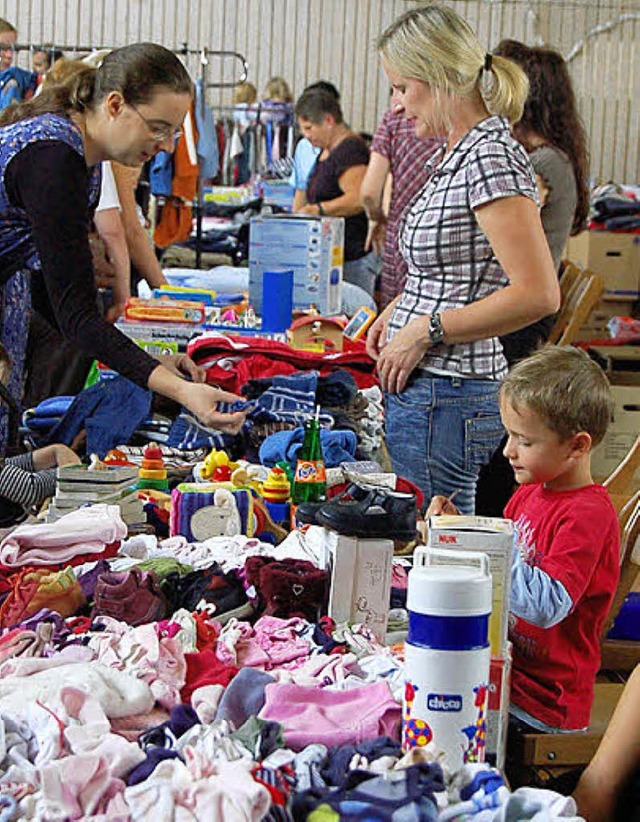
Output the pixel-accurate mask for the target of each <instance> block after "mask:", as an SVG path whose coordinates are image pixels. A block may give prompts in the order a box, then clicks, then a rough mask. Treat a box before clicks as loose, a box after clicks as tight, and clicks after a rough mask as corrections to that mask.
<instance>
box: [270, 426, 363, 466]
mask: <svg viewBox="0 0 640 822" xmlns="http://www.w3.org/2000/svg"><path fill="white" fill-rule="evenodd" d="M303 439H304V428H295V429H294V430H293V431H278V432H277V433H276V434H271V436H269V437H267V438H266V440H265V441H264V442H263V443H262V445H261V446H260V462H261V463H262V464H263V465H266V466H268V467H269V468H272V467H273V466H274V465H275V464H276V463H277V462H280V461H281V460H286V461H287V462H288V463H289V465H291V466H293V467H295V464H296V462H297V459H298V454H299V452H300V449H301V448H302V441H303ZM357 444H358V440H357V437H356V435H355V434H354V433H353V431H327V430H326V429H325V428H321V429H320V445H321V446H322V454H323V457H324V464H325V465H326V467H327V468H335V467H337V466H338V465H340V463H342V462H355V456H354V455H355V453H356V446H357Z"/></svg>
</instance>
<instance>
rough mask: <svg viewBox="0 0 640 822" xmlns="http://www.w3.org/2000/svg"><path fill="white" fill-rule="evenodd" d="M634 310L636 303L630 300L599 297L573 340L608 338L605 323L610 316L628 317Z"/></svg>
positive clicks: (586, 340)
mask: <svg viewBox="0 0 640 822" xmlns="http://www.w3.org/2000/svg"><path fill="white" fill-rule="evenodd" d="M634 311H636V303H634V302H632V301H631V300H628V299H627V300H622V299H621V300H614V299H611V298H607V299H604V298H603V299H601V300H599V301H598V303H597V304H596V306H595V308H594V309H593V310H592V312H591V314H590V315H589V318H588V320H587V321H586V322H585V323H584V325H583V326H582V327H581V329H580V331H579V332H578V335H577V337H576V339H575V342H588V341H589V340H608V339H610V337H611V334H610V333H609V329H608V328H607V323H608V322H609V320H610V319H611V318H612V317H630V316H633V315H634Z"/></svg>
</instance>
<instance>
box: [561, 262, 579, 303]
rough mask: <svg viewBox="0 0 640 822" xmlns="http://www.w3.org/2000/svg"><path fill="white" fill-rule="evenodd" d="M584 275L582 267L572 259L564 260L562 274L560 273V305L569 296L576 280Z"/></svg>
mask: <svg viewBox="0 0 640 822" xmlns="http://www.w3.org/2000/svg"><path fill="white" fill-rule="evenodd" d="M581 275H582V269H581V268H580V266H577V265H576V264H575V263H572V262H571V261H570V260H563V261H562V274H561V275H560V305H562V304H563V303H564V302H565V301H566V300H567V297H568V296H569V292H570V291H571V288H572V287H573V284H574V283H575V281H576V280H577V279H578V277H580V276H581Z"/></svg>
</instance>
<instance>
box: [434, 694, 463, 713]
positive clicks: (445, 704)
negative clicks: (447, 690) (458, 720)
mask: <svg viewBox="0 0 640 822" xmlns="http://www.w3.org/2000/svg"><path fill="white" fill-rule="evenodd" d="M427 708H428V709H429V710H430V711H445V712H448V713H458V712H459V711H461V710H462V696H460V694H427Z"/></svg>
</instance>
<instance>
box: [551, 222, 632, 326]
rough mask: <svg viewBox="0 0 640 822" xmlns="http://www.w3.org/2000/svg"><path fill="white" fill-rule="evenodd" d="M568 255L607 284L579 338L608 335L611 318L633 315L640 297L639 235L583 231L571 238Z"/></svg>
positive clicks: (566, 253)
mask: <svg viewBox="0 0 640 822" xmlns="http://www.w3.org/2000/svg"><path fill="white" fill-rule="evenodd" d="M565 257H566V258H567V259H568V260H571V262H572V263H575V264H576V265H579V266H581V267H582V268H585V269H588V270H589V271H592V272H593V273H594V274H597V275H598V276H600V277H602V279H603V281H604V286H605V293H604V295H603V297H602V299H601V300H600V302H599V304H598V305H597V306H596V307H595V309H594V310H593V311H592V312H591V316H590V317H589V320H588V322H587V323H585V325H584V326H583V327H582V331H581V332H580V334H579V336H578V341H587V340H596V339H602V338H606V337H608V336H609V333H608V331H607V323H608V322H609V320H610V319H611V318H612V317H618V316H630V315H632V312H633V311H634V309H635V307H636V304H637V302H638V298H639V297H640V234H622V233H619V232H614V231H583V232H582V233H581V234H578V235H577V236H576V237H570V238H569V242H568V243H567V248H566V252H565Z"/></svg>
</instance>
